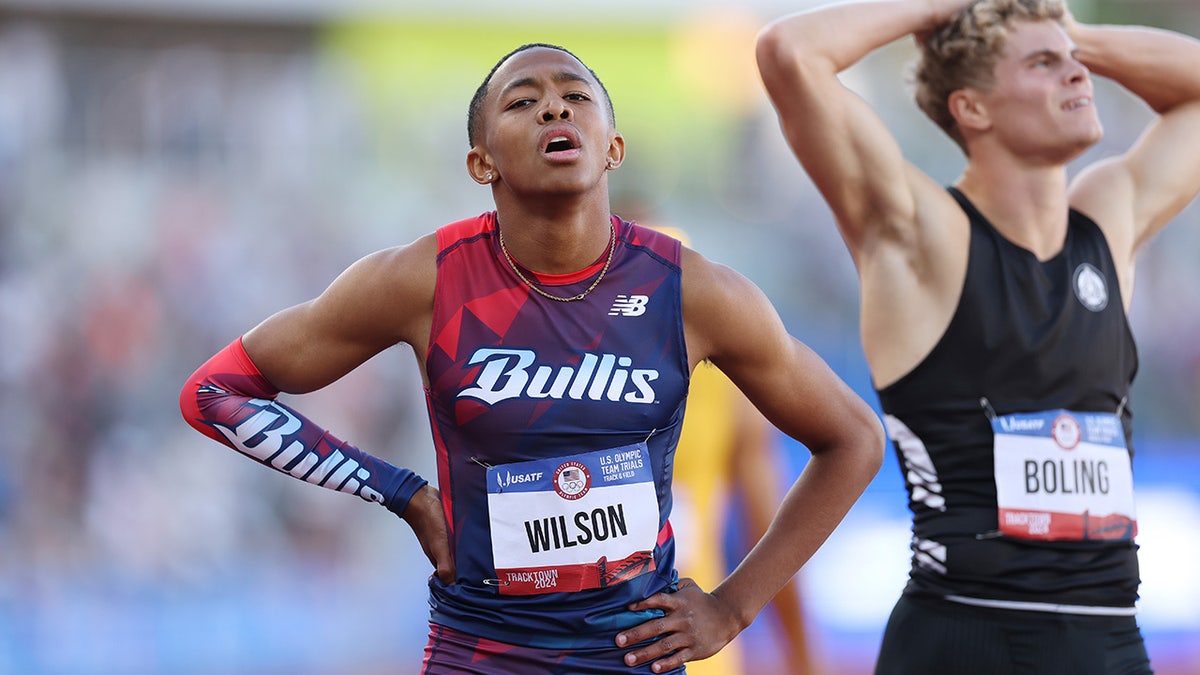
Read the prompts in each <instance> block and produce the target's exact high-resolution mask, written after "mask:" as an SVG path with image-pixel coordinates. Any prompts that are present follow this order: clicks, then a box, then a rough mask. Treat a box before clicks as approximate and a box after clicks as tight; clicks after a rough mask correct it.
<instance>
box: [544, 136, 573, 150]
mask: <svg viewBox="0 0 1200 675" xmlns="http://www.w3.org/2000/svg"><path fill="white" fill-rule="evenodd" d="M574 149H575V141H573V140H571V139H570V138H567V137H566V136H555V137H554V138H551V139H550V142H549V143H547V144H546V153H547V154H552V153H555V152H566V151H567V150H574Z"/></svg>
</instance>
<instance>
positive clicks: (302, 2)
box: [0, 0, 1200, 675]
mask: <svg viewBox="0 0 1200 675" xmlns="http://www.w3.org/2000/svg"><path fill="white" fill-rule="evenodd" d="M808 4H811V3H808V2H806V0H800V1H798V2H790V3H783V2H773V1H770V0H758V1H757V2H737V3H733V2H727V3H720V2H688V3H684V2H681V1H680V2H676V1H662V2H655V0H650V1H649V2H634V1H632V0H613V1H610V2H603V3H601V2H593V1H591V0H588V1H584V2H575V3H570V4H568V5H566V6H555V7H549V6H546V5H543V4H540V3H534V2H528V1H524V2H522V1H517V2H510V3H483V2H481V1H476V2H469V1H467V0H443V1H442V2H433V1H432V0H419V1H418V0H357V1H355V2H340V3H339V2H333V0H263V1H261V2H256V3H245V2H234V0H172V1H171V2H165V1H159V0H0V344H2V345H3V349H0V424H2V425H3V429H4V433H3V435H2V436H0V673H13V674H20V675H26V674H29V675H42V674H45V675H51V674H60V673H61V674H76V673H78V674H88V675H90V674H93V673H94V674H107V673H112V674H120V675H133V674H138V673H146V674H155V675H158V674H163V675H166V674H175V673H179V674H183V673H197V674H213V675H218V674H228V675H267V674H273V673H284V672H286V673H292V674H311V675H340V674H343V673H363V674H367V675H371V674H374V673H380V674H381V673H400V674H403V673H409V672H413V673H415V672H416V671H417V665H416V664H417V663H418V662H419V659H420V654H421V649H422V646H423V644H424V634H425V618H426V609H427V608H426V604H425V599H424V598H425V591H424V584H425V576H426V574H427V563H426V562H425V560H424V558H423V556H422V555H421V553H420V550H419V547H418V546H417V545H416V542H415V539H414V538H413V537H412V535H411V534H410V533H409V532H408V530H407V528H406V527H405V526H404V525H403V524H402V523H400V522H398V521H397V520H396V519H395V517H394V516H392V515H391V514H389V513H387V512H386V511H385V510H383V509H378V508H372V507H369V506H367V505H364V504H362V503H361V502H359V501H358V500H354V499H350V498H347V497H346V496H345V495H340V494H335V493H332V492H328V491H323V490H317V489H311V488H309V487H308V486H305V485H303V484H301V483H299V482H296V481H294V480H291V479H286V478H285V477H282V476H279V475H276V474H274V473H272V472H270V471H267V470H264V469H262V468H261V467H258V466H257V465H255V464H253V463H252V462H250V461H247V460H246V459H245V458H242V457H239V456H238V455H237V454H236V453H234V452H232V451H229V450H227V449H224V448H221V447H219V446H217V445H216V444H214V443H212V442H211V441H207V440H206V439H204V438H203V437H201V436H200V435H198V434H196V433H195V432H193V431H191V430H190V429H188V428H187V427H186V426H185V425H184V424H183V423H182V421H181V420H180V418H179V415H178V409H177V405H176V400H177V392H178V388H179V386H180V384H181V382H182V380H183V378H184V377H185V376H186V375H187V373H188V372H190V371H191V369H192V368H194V367H195V366H196V365H197V364H198V363H199V361H201V360H202V359H203V358H205V357H207V356H208V355H209V354H211V353H212V352H213V351H215V350H216V349H218V348H220V347H221V346H223V345H224V344H226V343H228V342H229V340H231V339H232V338H233V337H235V336H236V335H238V334H239V333H241V332H243V331H244V330H246V329H247V328H249V327H250V326H252V325H253V324H254V323H256V322H257V321H258V320H260V319H261V318H263V317H265V316H267V315H268V314H270V313H272V312H274V311H276V310H278V309H281V308H283V307H285V306H287V305H290V304H293V303H296V302H300V301H302V300H305V299H307V298H309V297H311V296H312V295H314V294H316V293H318V292H319V291H320V290H321V289H322V288H323V287H324V286H325V284H327V283H328V282H329V281H330V280H331V279H332V277H333V276H334V275H335V274H336V273H337V272H338V271H340V270H341V269H342V268H344V267H345V266H346V265H348V264H349V263H350V262H352V261H353V260H355V259H356V258H358V257H359V256H361V255H363V254H365V253H367V252H369V251H372V250H374V249H377V248H380V247H384V246H389V245H393V244H400V243H406V242H408V241H410V240H412V239H413V238H415V237H416V236H418V235H420V234H422V233H424V232H426V231H429V230H431V229H433V228H434V227H436V226H437V225H440V224H442V223H444V222H447V221H450V220H453V219H457V218H459V217H463V216H468V215H473V214H476V213H479V212H481V211H484V210H487V209H488V208H490V199H489V194H488V192H487V190H486V189H484V188H480V187H479V186H477V185H475V184H474V183H473V182H471V181H470V180H468V179H467V177H466V174H465V171H464V156H465V153H466V150H467V145H466V138H465V136H466V134H465V117H466V106H467V102H468V100H469V98H470V96H471V93H472V92H473V91H474V88H475V87H476V86H477V85H478V83H479V81H480V80H481V79H482V77H483V75H484V74H485V73H486V72H487V70H488V69H489V68H490V67H491V66H492V64H493V63H494V62H495V61H496V59H497V58H499V56H501V55H502V54H504V53H505V52H507V51H508V50H510V49H511V48H513V47H515V46H517V45H519V44H522V43H524V42H529V41H547V42H553V43H558V44H562V45H564V46H567V47H568V48H570V49H572V50H573V51H575V52H576V53H577V54H578V55H579V56H580V57H581V58H583V59H584V61H585V62H587V63H588V64H589V65H590V66H592V67H593V68H594V69H595V70H596V71H597V73H598V74H599V75H600V76H601V78H602V79H603V80H604V82H605V84H606V85H607V87H608V89H609V91H610V92H611V94H612V97H613V99H614V101H615V104H616V110H617V121H618V128H619V129H621V131H622V132H623V134H624V135H625V137H626V139H627V141H628V148H629V157H628V161H627V162H626V163H625V165H624V166H623V167H622V168H621V170H620V171H617V172H616V173H615V174H613V175H612V188H613V196H614V202H615V204H616V209H617V212H618V213H621V212H622V211H626V212H628V213H635V212H636V213H638V214H649V215H648V219H650V220H656V221H658V223H657V224H669V225H674V226H679V227H684V228H686V229H687V231H688V232H689V233H690V235H691V237H692V239H693V244H694V246H695V247H696V248H697V249H699V250H700V251H702V252H704V253H706V254H707V255H709V256H710V257H712V258H715V259H717V260H720V261H722V262H726V263H728V264H730V265H732V266H733V267H735V268H737V269H739V270H741V271H742V272H743V273H745V274H746V275H747V276H749V277H751V278H752V279H754V280H755V281H756V282H757V283H758V284H759V285H761V286H762V287H763V288H764V289H765V290H766V291H767V293H768V294H769V295H770V296H771V298H772V299H773V300H774V302H775V303H776V304H777V306H778V307H779V308H780V311H781V312H782V313H783V315H784V317H785V320H786V321H787V322H788V324H789V327H790V328H791V329H792V331H793V332H794V333H795V334H796V335H798V336H800V337H801V338H802V339H804V340H805V341H806V342H808V343H809V344H810V345H811V346H813V347H814V348H815V349H816V350H817V351H818V352H819V353H821V354H822V355H823V356H824V357H825V358H826V359H827V360H828V361H829V362H830V363H831V364H832V365H833V366H834V367H835V368H836V369H837V370H838V372H839V373H840V374H841V375H842V376H843V377H844V378H845V379H847V380H848V381H849V382H850V383H851V384H852V385H853V386H854V387H855V388H856V389H857V390H858V391H859V392H860V393H861V394H862V395H863V396H864V397H865V398H866V399H867V400H868V401H870V402H872V403H873V404H875V403H876V401H875V396H874V393H873V392H872V390H871V388H870V382H869V379H868V376H867V372H866V368H865V364H864V362H863V359H862V355H861V352H860V351H859V349H858V346H857V345H858V338H857V317H856V311H857V310H856V306H857V297H856V290H855V289H856V280H855V277H854V272H853V269H852V265H851V263H850V259H849V256H848V255H847V254H846V253H845V251H844V249H843V246H842V244H841V242H840V240H839V239H838V236H837V233H836V231H835V229H834V227H833V225H832V222H831V220H830V217H829V214H828V210H827V209H826V208H825V207H824V205H823V204H822V202H821V200H820V197H819V195H818V194H817V193H816V191H815V190H814V189H813V187H812V185H811V183H810V182H809V181H808V179H807V178H806V177H805V175H804V174H803V172H802V171H801V170H800V168H799V167H798V165H797V163H796V162H795V160H794V159H793V158H792V157H791V155H790V153H789V152H788V150H787V148H786V146H785V145H784V143H783V141H782V137H781V135H780V133H779V130H778V128H777V126H776V122H775V118H774V114H773V112H772V111H771V109H770V107H769V106H768V104H767V102H766V100H765V97H764V96H763V94H762V92H761V88H760V85H759V82H758V79H757V74H756V72H755V70H754V65H753V60H752V59H753V57H752V42H753V38H754V34H755V32H756V31H757V30H758V28H759V27H760V26H761V25H763V24H764V23H765V22H766V21H767V20H769V19H771V18H774V17H775V16H778V15H780V14H782V13H784V12H787V11H791V10H795V9H801V8H803V7H804V6H807V5H808ZM1072 6H1073V7H1074V9H1075V12H1076V14H1077V15H1078V16H1079V17H1080V18H1081V19H1084V20H1089V21H1098V20H1099V21H1136V22H1141V23H1150V24H1154V25H1161V26H1166V27H1172V28H1176V29H1179V30H1183V31H1185V32H1188V33H1190V34H1192V35H1200V8H1198V7H1197V5H1196V4H1195V3H1194V0H1093V1H1091V2H1080V1H1078V0H1077V1H1076V2H1074V3H1073V5H1072ZM911 56H912V50H911V46H910V45H908V44H905V43H897V44H896V45H893V46H891V47H889V48H887V49H885V50H882V51H881V52H879V53H877V54H875V55H872V56H871V57H870V58H868V59H867V60H866V61H865V62H864V63H863V64H861V65H859V66H856V67H855V68H854V69H852V70H851V71H849V72H848V73H847V74H846V76H845V77H846V79H847V82H848V83H850V84H851V86H853V87H854V88H855V89H856V90H857V91H859V92H860V93H861V94H862V95H863V96H864V97H866V98H867V99H868V100H870V101H871V102H872V103H874V104H875V105H876V107H877V108H878V109H880V110H882V111H883V113H884V115H885V117H886V118H887V122H888V124H889V126H890V127H891V128H892V129H893V131H894V132H896V134H897V135H898V136H899V138H900V140H901V143H902V145H904V147H905V151H906V152H907V154H908V156H909V157H910V158H912V159H913V160H914V161H915V162H916V163H918V164H919V165H920V166H922V167H923V168H924V169H926V170H927V171H928V172H929V173H931V174H932V175H933V176H934V177H936V178H938V179H939V180H941V181H942V182H949V181H951V180H953V179H954V177H955V176H956V174H957V172H958V170H959V169H960V167H961V159H960V157H959V155H958V153H957V150H956V149H955V148H954V147H953V146H952V145H951V144H950V143H949V141H947V140H945V139H944V138H943V137H941V135H940V134H939V133H938V132H937V131H936V130H935V129H934V128H933V126H932V125H931V124H930V123H928V122H927V121H926V120H924V119H923V118H922V117H920V116H919V114H918V113H917V112H916V111H915V108H914V107H913V106H912V105H911V103H910V102H909V101H908V100H907V97H906V92H905V88H904V87H903V86H902V85H901V84H900V83H899V80H900V79H901V78H903V76H904V73H905V65H906V63H907V61H908V60H909V59H910V57H911ZM1099 103H1100V106H1101V113H1102V116H1103V119H1104V120H1105V123H1106V128H1107V136H1106V139H1105V140H1104V141H1103V142H1102V143H1101V144H1100V145H1098V146H1097V147H1095V148H1093V149H1092V150H1091V151H1089V153H1088V154H1087V155H1086V156H1085V157H1084V158H1082V159H1081V160H1080V161H1087V160H1089V159H1094V158H1096V157H1099V156H1103V155H1104V154H1108V153H1112V152H1114V151H1116V150H1119V149H1122V148H1124V147H1126V146H1127V145H1128V144H1129V143H1130V142H1131V141H1132V140H1133V138H1134V137H1135V134H1136V133H1137V131H1138V130H1139V129H1140V127H1141V125H1143V124H1144V123H1145V122H1146V120H1147V119H1148V113H1147V110H1146V109H1145V107H1144V106H1143V105H1142V104H1140V103H1139V102H1137V101H1136V100H1133V99H1132V98H1130V97H1129V96H1128V95H1126V94H1125V93H1124V92H1123V91H1121V90H1119V89H1117V88H1116V87H1114V86H1112V85H1111V84H1109V83H1107V82H1103V81H1101V82H1100V84H1099ZM1198 262H1200V207H1198V206H1197V204H1193V205H1192V206H1190V207H1189V208H1188V209H1187V211H1186V212H1185V213H1184V214H1183V215H1182V216H1181V217H1180V218H1178V219H1177V221H1176V222H1175V223H1174V224H1172V225H1171V226H1170V227H1169V228H1168V229H1167V230H1166V231H1165V232H1164V233H1163V234H1161V235H1160V236H1159V237H1158V238H1157V239H1155V240H1154V241H1153V242H1152V243H1151V244H1150V245H1149V247H1148V248H1147V250H1145V251H1144V253H1143V255H1142V257H1141V259H1140V265H1139V280H1138V285H1137V289H1136V291H1135V293H1136V297H1135V302H1134V310H1133V324H1134V330H1135V333H1136V334H1137V336H1138V338H1139V347H1140V355H1141V370H1140V374H1139V377H1138V380H1137V383H1136V386H1135V398H1134V399H1133V406H1134V410H1135V413H1136V417H1137V425H1138V427H1137V435H1136V442H1137V448H1138V456H1137V459H1136V461H1135V480H1136V484H1137V487H1138V489H1139V501H1138V507H1139V516H1140V528H1141V533H1140V535H1139V542H1140V544H1141V545H1142V550H1143V557H1142V566H1143V579H1144V583H1143V593H1142V596H1143V599H1142V601H1141V604H1140V608H1141V609H1140V611H1141V621H1142V624H1143V626H1144V628H1145V631H1146V634H1147V639H1148V642H1149V645H1150V649H1151V651H1152V656H1153V658H1154V659H1155V663H1156V666H1157V669H1158V672H1160V673H1163V674H1165V675H1183V674H1188V673H1200V575H1197V571H1196V570H1197V569H1198V568H1200V544H1198V543H1197V536H1196V533H1197V532H1198V531H1200V386H1198V383H1200V339H1198V338H1197V335H1198V334H1200V266H1198V265H1197V263H1198ZM304 410H305V411H306V412H309V413H311V415H312V416H313V417H314V418H316V419H317V420H319V421H321V422H322V423H323V424H325V425H326V426H327V427H329V428H331V429H332V430H333V431H334V432H335V433H338V434H339V435H341V436H343V437H347V438H349V439H351V440H353V441H355V442H357V443H358V444H359V445H361V446H363V447H366V448H370V449H372V450H374V451H375V452H377V453H378V454H380V455H382V456H384V457H386V458H388V459H390V460H392V461H393V462H396V463H399V464H405V465H409V466H412V467H413V468H415V469H417V470H419V471H422V472H423V473H424V474H425V475H433V474H434V472H433V470H432V450H431V447H432V446H431V442H430V440H429V434H428V431H427V426H426V422H425V413H424V408H423V402H422V399H421V396H420V386H419V381H418V378H417V375H416V371H415V368H414V367H413V364H412V358H411V355H410V354H409V353H407V350H406V349H405V348H395V349H392V350H389V351H388V352H386V353H384V354H381V355H380V356H379V357H377V358H376V359H374V360H372V361H371V362H369V363H368V364H366V365H365V366H364V367H362V368H360V369H359V370H358V371H356V372H355V373H353V374H352V375H351V376H349V377H348V378H346V379H345V380H344V381H342V382H339V383H337V384H335V385H333V386H331V387H329V388H327V389H325V390H323V391H321V392H319V393H316V394H313V395H310V396H309V397H307V400H306V402H305V403H304ZM781 444H783V447H784V449H785V450H786V452H787V456H788V458H789V460H790V464H789V467H788V470H789V472H790V473H792V474H793V475H794V472H795V471H798V470H799V468H800V467H801V466H802V463H803V458H804V456H805V451H804V449H803V448H800V447H796V446H795V445H794V444H790V443H785V442H783V441H782V440H781ZM791 477H792V476H791V475H783V476H779V477H777V478H778V479H779V480H780V481H788V480H790V479H791ZM903 504H904V497H903V488H902V485H901V482H900V473H899V471H898V469H897V466H896V463H895V459H894V457H892V456H890V455H889V457H888V459H887V461H886V463H885V465H884V467H883V469H882V470H881V472H880V475H879V477H878V478H877V479H876V481H875V482H874V483H873V484H872V486H871V488H870V489H869V490H868V492H867V494H866V495H865V496H864V498H863V500H862V501H861V502H860V503H859V504H858V505H857V506H856V507H855V509H854V510H853V511H852V512H851V514H850V516H849V518H848V519H847V521H846V522H845V524H844V525H843V526H842V527H841V528H840V529H839V530H838V532H837V533H835V535H834V536H833V538H832V539H831V540H830V542H829V543H828V544H827V546H826V547H825V548H823V549H822V550H821V551H820V552H819V553H818V555H817V556H816V558H814V560H813V561H812V562H811V563H810V564H809V565H808V566H807V567H806V568H805V569H804V570H803V571H802V572H801V578H800V579H801V588H802V595H803V599H804V603H805V607H806V611H807V613H808V616H809V620H810V629H811V631H812V634H813V642H814V646H815V649H816V650H817V656H818V659H819V661H820V662H821V664H822V667H823V671H822V672H826V673H830V674H831V675H851V674H857V673H866V672H869V669H870V666H871V663H872V660H873V654H874V650H875V647H876V645H877V644H878V639H879V635H880V632H881V630H882V626H883V622H884V620H885V618H886V614H887V611H888V610H889V609H890V607H891V604H892V602H893V601H894V600H895V597H896V595H897V594H898V593H899V591H900V589H901V587H902V586H903V582H904V575H905V572H906V569H907V540H908V533H907V519H906V515H907V514H906V511H905V510H904V507H903ZM764 622H765V619H764V620H760V622H758V623H757V624H755V626H753V627H752V628H751V629H750V630H749V631H748V632H747V633H745V634H744V635H743V636H742V637H740V638H739V640H741V641H743V642H744V643H745V644H746V645H748V646H749V647H750V648H749V649H745V650H744V651H745V653H747V654H750V655H751V656H752V658H755V659H756V662H755V664H754V666H755V670H754V671H753V672H787V671H786V670H785V669H784V667H783V666H781V665H780V664H778V663H777V662H776V661H774V660H773V659H774V657H773V655H772V654H773V650H772V645H771V643H770V642H771V640H770V636H769V632H768V631H767V630H766V626H764V625H762V624H763V623H764Z"/></svg>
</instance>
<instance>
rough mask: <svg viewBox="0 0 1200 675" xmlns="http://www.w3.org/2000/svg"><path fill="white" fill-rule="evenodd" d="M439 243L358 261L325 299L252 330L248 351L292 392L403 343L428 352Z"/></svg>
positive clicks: (309, 387)
mask: <svg viewBox="0 0 1200 675" xmlns="http://www.w3.org/2000/svg"><path fill="white" fill-rule="evenodd" d="M433 245H434V242H432V241H431V240H430V239H429V238H428V237H427V238H424V239H422V240H418V241H417V242H416V243H414V244H411V245H409V246H406V247H401V248H395V249H388V250H385V251H379V252H377V253H373V254H371V255H368V256H366V257H365V258H362V259H361V260H359V261H357V262H355V263H354V264H353V265H351V266H350V267H349V268H347V269H346V270H345V271H344V272H342V274H340V275H339V276H338V277H337V278H336V279H335V280H334V281H333V282H332V283H331V284H330V285H329V287H328V288H326V289H325V291H324V292H322V293H321V295H319V296H318V297H316V298H314V299H312V300H309V301H308V302H304V303H301V304H299V305H295V306H293V307H289V308H288V309H285V310H283V311H281V312H279V313H277V314H275V315H273V316H271V317H270V318H268V319H267V320H265V321H263V322H262V323H260V324H259V325H258V326H256V327H255V328H254V329H253V330H251V331H250V332H248V333H247V334H246V335H245V337H244V338H243V344H244V345H245V347H246V352H247V353H248V354H249V356H250V358H251V359H252V360H253V361H254V363H255V364H256V365H257V366H258V368H259V369H260V370H261V371H262V373H263V375H264V376H266V377H267V379H268V380H270V381H271V382H272V383H273V384H274V385H275V386H276V387H278V388H279V389H280V390H282V391H286V392H290V393H304V392H308V391H313V390H316V389H319V388H321V387H324V386H326V385H328V384H330V383H331V382H333V381H335V380H337V379H338V378H340V377H342V376H343V375H345V374H347V373H349V372H350V371H351V370H354V369H355V368H357V367H358V366H359V365H361V364H362V363H364V362H365V361H367V360H368V359H370V358H371V357H372V356H374V355H376V354H378V353H379V352H381V351H383V350H384V349H387V348H388V347H390V346H392V345H394V344H396V343H398V342H406V343H408V344H410V345H412V346H413V347H414V349H417V350H418V352H417V353H418V354H423V353H424V349H425V347H426V344H427V342H428V327H429V322H430V320H431V314H432V308H433V285H434V280H435V275H436V267H435V262H434V257H433V255H434V252H433V249H432V248H431V246H433Z"/></svg>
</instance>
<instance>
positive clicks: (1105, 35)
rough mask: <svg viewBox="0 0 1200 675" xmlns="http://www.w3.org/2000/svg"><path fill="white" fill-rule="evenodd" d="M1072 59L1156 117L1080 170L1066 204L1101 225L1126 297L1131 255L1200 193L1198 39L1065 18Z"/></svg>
mask: <svg viewBox="0 0 1200 675" xmlns="http://www.w3.org/2000/svg"><path fill="white" fill-rule="evenodd" d="M1066 26H1067V32H1068V34H1069V35H1070V36H1071V38H1072V40H1074V41H1075V44H1076V45H1077V47H1078V54H1077V56H1078V58H1079V60H1080V61H1082V62H1083V63H1084V65H1086V66H1087V67H1088V68H1089V69H1091V70H1092V72H1094V73H1095V74H1097V75H1101V76H1103V77H1107V78H1110V79H1112V80H1113V81H1115V82H1116V83H1118V84H1120V85H1121V86H1123V87H1124V88H1125V89H1127V90H1129V91H1130V92H1131V93H1133V94H1134V95H1136V96H1138V97H1139V98H1141V99H1142V100H1143V101H1145V102H1146V104H1147V105H1148V106H1150V108H1151V109H1152V110H1154V111H1155V112H1156V113H1158V115H1159V117H1158V118H1157V119H1156V120H1155V121H1154V122H1153V123H1152V124H1151V125H1150V126H1149V128H1147V129H1146V131H1145V132H1144V133H1143V134H1142V136H1141V138H1139V139H1138V141H1137V142H1136V143H1135V144H1134V145H1133V147H1132V148H1130V149H1129V151H1128V152H1126V153H1125V154H1123V155H1121V156H1119V157H1116V158H1113V159H1110V160H1105V161H1103V162H1100V163H1098V164H1096V165H1095V166H1094V167H1091V168H1089V170H1087V171H1084V172H1083V173H1081V174H1080V175H1079V177H1078V178H1077V179H1076V180H1075V181H1074V183H1073V184H1072V186H1071V204H1072V206H1075V207H1076V208H1078V209H1080V210H1081V211H1083V212H1085V213H1087V214H1089V215H1091V216H1093V217H1094V218H1095V219H1096V220H1097V221H1098V222H1099V224H1100V226H1101V227H1103V228H1105V234H1106V235H1108V238H1109V242H1110V244H1111V245H1112V246H1113V249H1114V255H1115V256H1116V257H1117V259H1118V264H1119V265H1121V266H1122V267H1125V268H1127V269H1126V273H1125V274H1123V275H1122V287H1123V288H1124V289H1125V290H1126V292H1125V294H1124V295H1125V298H1126V302H1128V299H1129V297H1130V296H1132V268H1133V256H1134V254H1136V252H1137V250H1138V249H1139V248H1140V247H1141V246H1142V245H1143V244H1145V242H1146V241H1148V240H1149V239H1150V238H1151V237H1152V236H1153V235H1154V234H1155V233H1156V232H1158V231H1159V230H1160V229H1162V228H1163V227H1164V226H1165V225H1166V224H1167V223H1168V222H1169V221H1170V220H1171V219H1172V218H1174V217H1175V216H1176V215H1178V214H1179V212H1180V211H1182V210H1183V209H1184V207H1186V206H1187V205H1188V203H1189V202H1191V201H1192V200H1193V199H1194V198H1195V197H1196V195H1197V193H1200V68H1197V64H1200V41H1198V40H1196V39H1194V38H1191V37H1188V36H1184V35H1180V34H1179V33H1175V32H1171V31H1166V30H1159V29H1155V28H1146V27H1140V26H1101V25H1086V24H1080V23H1077V22H1075V21H1074V20H1073V19H1072V18H1071V17H1070V16H1068V17H1067V21H1066Z"/></svg>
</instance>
